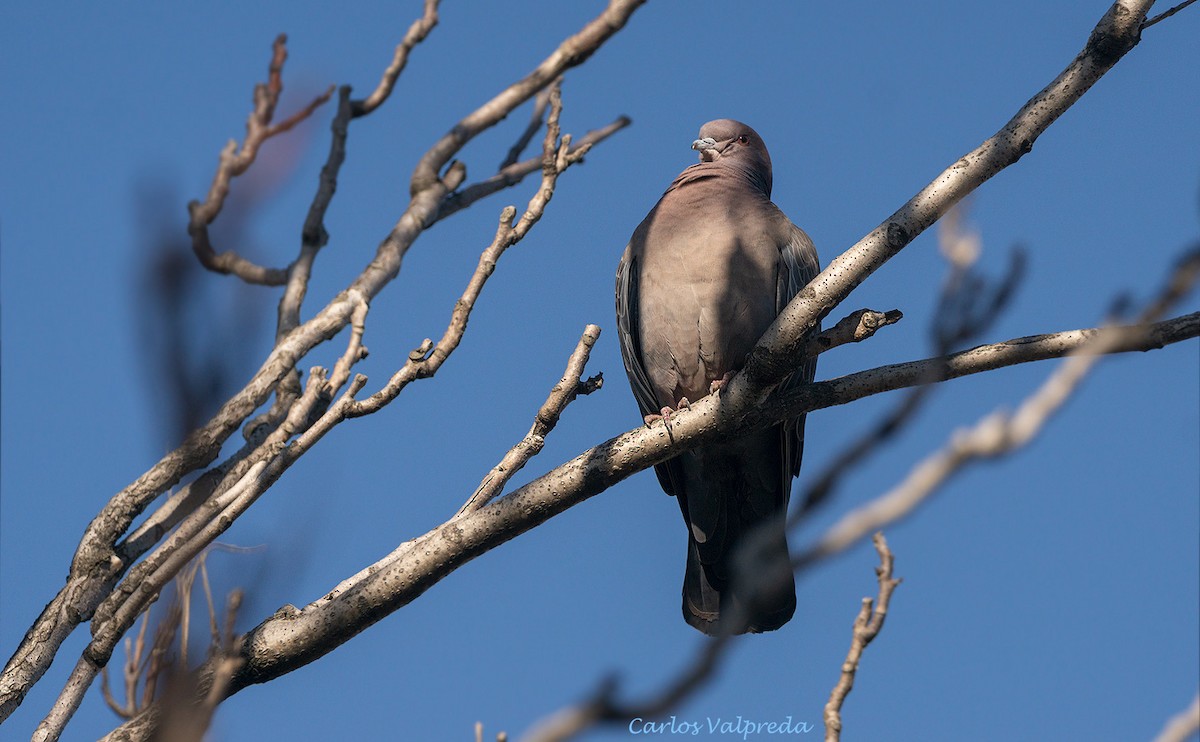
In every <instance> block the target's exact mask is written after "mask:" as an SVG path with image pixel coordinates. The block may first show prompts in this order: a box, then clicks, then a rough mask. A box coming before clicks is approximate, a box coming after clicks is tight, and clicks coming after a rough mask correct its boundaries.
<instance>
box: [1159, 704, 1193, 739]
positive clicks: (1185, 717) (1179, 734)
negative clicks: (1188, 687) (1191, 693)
mask: <svg viewBox="0 0 1200 742" xmlns="http://www.w3.org/2000/svg"><path fill="white" fill-rule="evenodd" d="M1198 731H1200V693H1197V694H1196V697H1195V698H1193V699H1192V703H1191V705H1190V706H1188V707H1187V708H1186V709H1184V710H1183V711H1180V712H1179V713H1178V714H1176V715H1174V716H1172V717H1171V718H1170V719H1167V723H1166V725H1165V726H1164V727H1163V729H1162V731H1161V732H1159V733H1158V736H1157V737H1155V738H1154V742H1185V740H1188V739H1191V737H1192V735H1193V734H1195V733H1196V732H1198Z"/></svg>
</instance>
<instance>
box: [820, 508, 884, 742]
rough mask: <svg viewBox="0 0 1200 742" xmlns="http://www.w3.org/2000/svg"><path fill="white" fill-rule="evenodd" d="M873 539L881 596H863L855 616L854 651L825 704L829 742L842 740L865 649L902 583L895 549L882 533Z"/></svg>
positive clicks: (826, 735) (847, 655)
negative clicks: (844, 718)
mask: <svg viewBox="0 0 1200 742" xmlns="http://www.w3.org/2000/svg"><path fill="white" fill-rule="evenodd" d="M873 541H874V543H875V551H876V552H878V553H879V566H878V567H876V568H875V575H876V577H878V579H879V598H878V600H876V601H874V602H872V600H871V599H870V598H863V600H862V609H861V610H859V612H858V617H857V618H856V619H854V633H853V638H852V639H851V641H850V651H849V652H848V653H847V654H846V661H845V662H843V663H842V674H841V677H840V678H839V679H838V682H837V685H835V686H834V687H833V691H832V692H831V693H830V694H829V701H828V702H827V703H826V704H825V742H838V740H839V739H841V736H842V704H844V703H845V702H846V696H848V695H850V690H851V689H852V688H853V687H854V677H855V675H857V674H858V663H859V662H860V661H861V660H862V653H863V650H865V649H866V648H867V645H868V644H870V643H871V642H872V641H873V640H874V639H875V637H876V636H879V632H880V630H882V629H883V622H884V620H885V619H886V618H887V612H888V606H889V605H890V604H891V600H892V593H893V592H894V591H895V590H896V587H897V586H898V585H899V584H900V580H899V579H898V578H895V577H893V576H892V572H893V567H894V566H895V561H896V560H895V557H893V556H892V550H891V549H889V548H888V543H887V539H885V538H884V537H883V533H882V532H878V533H876V534H875V537H874V539H873Z"/></svg>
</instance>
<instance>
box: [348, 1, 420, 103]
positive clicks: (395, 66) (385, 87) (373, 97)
mask: <svg viewBox="0 0 1200 742" xmlns="http://www.w3.org/2000/svg"><path fill="white" fill-rule="evenodd" d="M437 9H438V0H425V13H424V15H422V16H421V17H420V18H418V19H417V20H415V21H413V22H412V25H411V26H409V27H408V33H406V34H404V38H403V39H402V40H401V41H400V43H399V44H397V45H396V52H395V54H394V55H393V56H392V63H391V64H389V65H388V66H387V69H385V70H384V71H383V77H382V78H381V79H380V80H379V85H377V86H376V87H375V90H373V91H372V92H371V94H370V95H368V96H367V97H366V98H364V99H362V100H356V101H354V102H353V103H352V104H351V109H352V111H353V114H354V118H358V117H359V116H366V115H367V114H368V113H371V112H372V111H374V110H375V109H376V108H379V106H381V105H383V102H384V101H386V100H387V99H388V96H390V95H391V94H392V89H393V88H395V87H396V80H397V79H398V78H399V77H400V73H401V72H403V71H404V66H405V65H406V64H408V55H409V52H411V51H412V50H413V47H415V46H416V45H417V44H419V43H421V42H422V41H424V40H425V37H426V36H428V35H429V32H430V31H432V30H433V27H434V26H436V25H437V22H438V12H437Z"/></svg>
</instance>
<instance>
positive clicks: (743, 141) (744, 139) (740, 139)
mask: <svg viewBox="0 0 1200 742" xmlns="http://www.w3.org/2000/svg"><path fill="white" fill-rule="evenodd" d="M737 142H738V144H749V143H750V137H748V136H746V135H745V134H743V135H741V136H740V137H738V138H737Z"/></svg>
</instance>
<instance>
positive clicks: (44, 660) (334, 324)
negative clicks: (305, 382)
mask: <svg viewBox="0 0 1200 742" xmlns="http://www.w3.org/2000/svg"><path fill="white" fill-rule="evenodd" d="M642 2H644V0H612V2H611V3H610V5H609V7H608V8H607V9H606V10H605V11H604V13H602V14H601V16H600V17H598V18H597V19H595V20H594V21H592V22H591V23H589V24H588V25H586V26H585V27H584V29H583V31H581V32H580V33H579V34H576V35H575V36H573V37H571V38H569V39H567V40H566V41H565V42H564V43H563V44H562V45H561V46H560V47H559V49H558V50H556V51H555V52H554V53H553V54H552V55H551V56H550V57H549V58H548V59H547V60H546V61H545V62H544V63H543V64H542V65H540V66H539V67H538V68H537V70H535V72H534V73H533V74H532V75H530V76H529V77H527V78H525V79H524V80H522V81H520V82H518V83H516V84H514V85H513V86H511V87H510V88H509V89H508V91H507V92H506V93H503V94H502V95H501V96H499V97H498V98H497V99H494V100H493V101H492V102H490V103H489V104H486V105H485V107H484V108H483V109H481V112H477V113H476V114H473V115H472V116H470V117H468V121H469V122H470V124H471V126H470V131H468V132H464V131H462V130H461V129H459V128H457V127H456V129H455V130H453V131H452V132H451V133H450V134H448V135H447V136H446V137H444V138H443V140H442V141H441V143H440V144H439V145H438V146H437V147H435V150H436V157H429V156H427V157H426V158H425V160H423V161H422V162H423V166H427V165H430V164H431V163H434V162H436V161H437V159H438V158H439V157H442V156H445V157H446V158H448V157H450V156H452V155H453V154H454V153H455V152H456V151H457V150H458V148H460V147H461V146H462V145H463V144H465V142H466V141H468V140H469V139H470V138H472V137H473V136H474V135H476V134H478V133H479V132H480V131H483V130H484V129H485V128H487V127H488V126H491V125H493V124H495V123H496V122H497V121H499V120H500V119H502V118H503V117H504V116H505V115H507V114H508V113H509V112H511V110H512V108H514V107H515V106H516V105H519V104H520V102H521V101H523V100H525V99H527V98H528V97H529V96H530V95H533V94H535V93H536V92H537V90H539V89H540V88H541V87H544V86H545V85H546V84H549V82H551V81H553V80H554V79H556V78H557V77H558V76H559V75H561V74H562V72H563V71H565V70H566V69H568V68H571V67H574V66H576V65H578V64H580V63H582V62H583V61H585V60H586V59H587V58H588V57H590V56H591V54H592V53H593V52H595V50H596V49H597V48H599V46H600V45H601V44H603V43H604V42H605V41H606V40H607V39H608V38H610V37H611V36H612V34H613V33H615V32H616V31H617V30H619V29H620V28H621V27H622V26H623V25H624V23H625V22H626V21H627V20H628V18H629V17H630V15H632V13H633V11H634V10H636V9H637V7H638V6H639V5H641V3H642ZM284 123H289V122H284ZM292 123H294V122H292ZM279 126H281V125H276V128H275V130H274V131H273V132H272V133H276V132H277V131H278V127H279ZM250 139H251V137H249V136H248V137H247V140H248V141H249V140H250ZM335 146H336V145H335ZM442 162H444V161H442ZM440 166H441V165H440V163H439V164H437V165H436V166H435V168H434V169H435V171H436V169H437V168H440ZM418 171H419V172H421V173H423V172H424V170H423V169H422V168H418ZM454 172H455V170H454V169H452V171H451V173H449V174H448V176H447V177H448V180H446V181H444V182H443V181H440V180H438V181H437V182H429V183H427V186H428V187H424V188H419V189H416V190H415V191H414V196H413V200H412V202H411V203H410V204H409V206H408V209H407V210H406V211H405V214H404V215H403V216H401V217H400V219H399V221H398V222H397V225H396V226H395V228H393V229H392V231H391V232H390V234H389V235H388V236H387V238H385V240H384V241H383V243H382V244H381V245H380V247H379V249H378V251H377V253H376V256H375V258H374V259H373V260H372V261H371V263H370V264H369V265H368V266H366V268H365V269H364V270H363V272H362V273H361V274H360V275H359V277H358V278H357V279H356V280H355V281H353V283H352V284H351V286H350V287H348V288H347V289H346V290H345V291H343V292H341V293H340V294H338V295H337V296H336V297H334V298H333V299H332V300H331V301H330V302H329V303H328V305H326V307H325V308H324V309H322V310H321V311H319V312H317V313H316V315H315V316H314V317H312V318H311V319H309V320H308V321H307V322H305V323H303V324H301V325H299V326H297V327H296V328H295V329H294V330H292V331H291V332H289V333H287V334H286V336H284V337H282V338H280V339H279V340H278V341H277V343H276V345H275V347H274V348H273V349H272V351H271V352H270V354H269V355H268V356H267V358H266V359H265V361H264V362H263V364H262V366H261V367H260V368H259V370H258V371H257V372H256V373H255V374H254V376H253V378H252V379H251V380H250V382H249V383H248V384H247V385H246V386H245V387H244V388H243V389H242V390H241V391H239V392H237V393H236V394H234V395H233V396H232V397H231V398H230V399H229V400H228V401H226V403H225V404H224V405H222V406H221V408H220V409H219V410H218V411H217V413H216V414H215V415H214V416H213V418H212V419H211V420H210V421H209V422H208V423H207V424H205V425H204V426H202V427H200V428H199V429H197V430H195V431H194V432H193V433H192V434H191V435H189V436H188V438H187V440H185V441H184V442H183V444H182V445H180V446H179V447H178V448H177V449H175V450H174V451H171V452H170V453H168V454H167V455H166V456H165V457H163V458H162V459H161V460H160V461H159V462H158V463H157V464H155V465H154V466H153V467H151V468H150V470H148V471H147V472H146V473H145V474H143V475H142V476H141V477H139V478H138V479H137V480H136V481H134V482H133V483H131V484H130V485H129V486H127V487H126V488H125V489H123V490H121V491H120V492H118V493H117V494H116V495H114V496H113V497H112V498H111V499H110V500H109V502H108V503H107V504H106V505H105V506H104V508H103V509H102V510H101V511H100V513H99V514H98V515H97V516H96V517H95V518H94V519H93V521H92V522H91V523H90V524H89V526H88V528H87V529H86V531H85V532H84V535H83V537H82V538H81V540H80V544H79V547H78V549H77V551H76V553H75V557H74V558H73V560H72V564H71V569H70V572H69V574H68V577H67V582H66V585H64V587H63V588H62V590H60V591H59V593H58V595H56V596H55V597H54V599H53V600H52V601H51V602H50V603H49V604H48V605H47V606H46V608H45V609H44V610H43V611H42V614H41V615H40V616H39V617H38V619H37V620H36V621H35V622H34V624H33V625H32V626H31V627H30V629H29V631H28V632H27V633H26V636H25V638H24V639H23V640H22V642H21V644H20V646H18V648H17V650H16V652H15V653H14V654H13V656H12V658H11V659H10V660H9V661H8V663H7V664H6V665H5V668H4V672H3V673H2V674H0V721H2V720H3V719H5V718H7V717H8V716H9V715H10V714H11V713H12V712H13V710H14V709H16V707H17V706H18V705H19V704H20V703H21V701H22V700H23V699H24V697H25V695H26V693H27V692H28V690H29V688H30V687H32V685H33V684H34V683H36V682H37V680H38V679H39V678H41V677H42V675H43V674H44V673H45V672H46V670H47V668H48V667H49V666H50V662H51V661H52V660H53V658H54V656H55V654H56V652H57V651H58V648H59V647H60V646H61V645H62V642H63V641H64V640H65V639H66V637H67V636H68V635H69V634H70V633H71V632H72V631H73V630H74V628H75V627H76V626H77V625H78V624H79V623H80V622H81V621H86V620H89V619H90V618H91V617H92V615H93V613H94V612H95V610H96V607H97V606H98V605H100V603H101V601H103V600H104V599H105V597H106V596H108V595H109V593H110V592H111V591H112V589H113V588H114V586H115V585H116V581H117V580H118V579H119V577H120V575H121V574H122V573H123V572H124V571H125V570H126V569H127V568H128V566H129V561H128V560H127V557H129V556H130V555H131V554H135V553H141V552H140V551H138V549H143V550H144V549H145V548H148V547H149V546H150V545H152V544H153V543H154V541H155V540H157V538H158V537H159V536H160V534H162V533H163V532H164V530H165V529H164V527H165V526H166V523H167V522H168V521H171V520H177V518H176V517H175V516H171V517H168V518H161V519H158V520H157V521H156V524H155V526H154V527H152V528H150V529H146V530H143V531H141V532H140V534H139V538H138V539H137V540H136V541H135V542H134V543H133V544H129V543H128V542H127V545H128V546H131V547H133V548H130V549H125V550H122V553H120V554H118V551H117V549H116V548H115V545H116V544H117V541H118V539H120V537H121V536H122V535H123V534H124V533H125V531H126V530H127V529H128V528H129V526H130V524H131V523H132V522H133V520H134V519H135V518H136V517H137V516H138V515H140V514H141V513H142V512H143V510H144V509H145V508H146V507H147V506H148V505H149V504H150V503H151V502H153V501H154V500H155V499H156V498H157V497H159V496H160V495H161V494H162V493H163V492H165V491H166V490H167V489H168V488H170V487H172V486H173V485H174V484H176V483H177V482H178V481H179V480H180V479H181V478H182V477H183V476H184V475H186V474H187V473H189V472H192V471H194V470H196V469H198V468H200V467H203V466H207V465H208V464H209V463H211V462H212V461H213V460H214V459H215V458H216V457H217V455H218V454H219V452H220V450H221V446H222V444H223V443H224V442H225V440H226V439H227V438H228V436H229V435H230V434H232V432H233V431H235V430H237V428H238V427H239V426H240V425H241V424H242V423H243V422H244V421H245V420H246V419H247V418H248V417H249V415H250V414H252V413H253V412H254V411H255V409H257V408H258V407H259V406H260V405H262V404H263V403H264V402H265V401H266V400H267V398H268V397H269V396H270V395H271V394H272V393H273V392H277V391H278V392H280V397H279V398H277V400H276V402H277V404H276V406H275V408H273V410H272V413H271V417H270V418H269V419H268V420H267V427H270V425H271V424H275V421H279V420H283V419H284V418H285V417H286V415H287V412H286V410H287V408H288V407H289V406H290V403H291V402H292V401H293V400H294V398H295V397H297V396H298V395H299V391H298V386H297V385H295V384H294V383H292V384H291V389H288V388H286V387H287V386H288V384H286V383H285V384H283V385H281V383H280V382H281V381H285V380H286V379H288V378H292V379H293V380H294V378H295V377H294V370H295V368H296V366H297V363H298V361H299V360H300V359H301V358H303V357H304V356H305V355H306V354H307V353H308V352H309V351H311V350H312V349H313V348H315V347H316V346H317V345H319V344H321V343H323V342H325V341H326V340H329V339H331V338H333V337H334V336H335V335H337V334H338V332H339V331H340V330H341V329H342V328H344V327H345V326H346V325H347V324H348V323H349V322H350V321H351V316H352V314H353V312H354V310H355V307H357V306H358V305H359V304H360V303H361V302H363V301H366V302H368V303H369V302H370V300H371V299H372V298H373V297H374V296H375V295H377V294H378V293H379V292H380V291H381V290H382V289H383V288H384V287H385V286H386V285H387V284H388V283H389V282H390V281H391V280H392V278H394V277H395V276H396V275H397V274H398V272H399V269H400V262H401V260H402V258H403V256H404V253H405V252H406V251H407V249H408V248H409V247H410V246H411V245H412V244H413V242H414V241H415V240H416V238H417V237H418V236H419V235H420V233H421V232H422V231H423V230H424V228H425V227H426V226H428V225H429V224H431V223H433V222H434V221H436V218H437V214H438V211H439V209H440V206H441V203H442V201H443V199H444V198H445V196H446V195H447V194H448V193H449V192H450V191H451V190H453V188H454V187H457V185H458V184H460V183H461V177H462V175H463V173H462V169H461V168H459V169H458V170H457V173H458V175H457V181H456V180H455V178H454V177H453V175H454ZM218 190H220V189H218ZM201 221H203V219H201ZM204 223H207V222H204ZM280 424H282V423H280ZM258 428H259V426H254V429H253V430H250V429H248V431H247V432H248V436H249V437H254V436H263V437H266V431H260V430H259V429H258ZM325 429H327V428H325ZM309 434H311V435H316V436H317V437H319V435H321V434H323V432H322V431H321V430H320V429H310V431H309ZM247 445H248V446H251V445H252V444H251V442H250V441H248V443H247ZM251 450H253V448H252V449H251ZM249 465H250V464H249V457H248V456H246V455H244V453H241V452H240V453H239V454H238V456H237V457H236V463H235V462H230V463H228V464H227V465H226V467H223V468H224V469H225V470H224V471H217V472H214V473H213V474H212V476H210V477H208V478H207V480H206V481H207V483H206V485H205V487H202V488H199V489H196V490H195V491H194V492H191V493H189V494H191V495H193V496H192V497H182V498H178V499H176V500H174V502H173V503H172V511H173V512H175V513H180V514H182V513H184V512H187V511H188V508H190V507H195V506H196V505H197V504H198V502H199V501H200V500H202V499H203V497H204V496H205V493H204V489H206V488H207V487H214V486H215V485H216V484H217V483H218V482H221V481H227V480H228V479H229V478H230V474H233V473H234V470H239V471H238V473H240V470H241V469H244V468H246V467H248V466H249ZM206 476H207V475H206ZM204 478H205V477H202V479H204ZM240 478H241V476H237V477H234V481H237V480H240ZM210 491H211V490H210ZM135 558H136V557H135Z"/></svg>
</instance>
